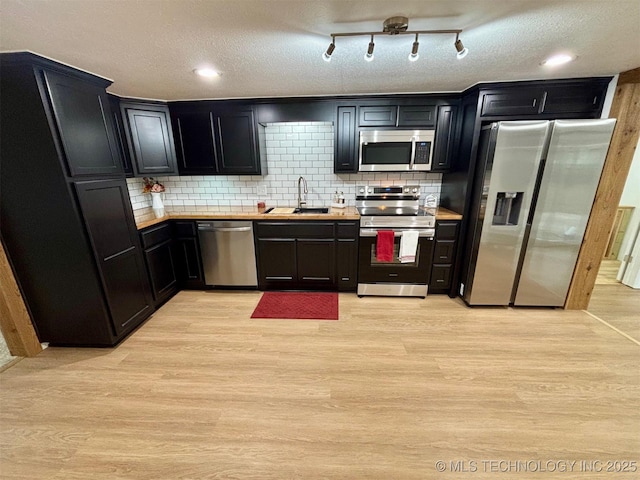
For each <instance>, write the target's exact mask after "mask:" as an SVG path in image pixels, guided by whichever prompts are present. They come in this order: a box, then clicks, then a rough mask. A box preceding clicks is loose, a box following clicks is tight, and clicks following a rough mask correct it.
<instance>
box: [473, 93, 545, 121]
mask: <svg viewBox="0 0 640 480" xmlns="http://www.w3.org/2000/svg"><path fill="white" fill-rule="evenodd" d="M543 99H544V91H543V90H542V89H526V90H524V91H517V92H516V91H513V92H504V93H487V94H485V95H484V97H483V99H482V113H481V116H483V117H490V116H503V115H505V116H508V115H537V114H538V113H540V112H541V109H542V106H543Z"/></svg>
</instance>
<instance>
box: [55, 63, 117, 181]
mask: <svg viewBox="0 0 640 480" xmlns="http://www.w3.org/2000/svg"><path fill="white" fill-rule="evenodd" d="M43 75H44V79H45V82H46V86H47V89H48V90H49V96H50V100H51V106H52V109H53V114H54V116H55V120H56V124H57V127H58V134H59V136H60V141H61V143H62V147H63V150H64V156H65V158H66V161H67V165H68V168H69V174H70V175H71V176H79V175H116V174H122V172H123V170H122V165H121V161H120V153H119V149H118V145H117V141H116V136H115V131H114V128H113V120H112V118H111V108H110V106H109V99H108V97H107V93H106V91H105V89H104V87H103V86H99V85H94V84H92V83H89V82H87V81H84V80H82V79H79V78H74V77H72V76H70V75H66V74H64V73H58V72H53V71H48V70H46V69H45V70H43Z"/></svg>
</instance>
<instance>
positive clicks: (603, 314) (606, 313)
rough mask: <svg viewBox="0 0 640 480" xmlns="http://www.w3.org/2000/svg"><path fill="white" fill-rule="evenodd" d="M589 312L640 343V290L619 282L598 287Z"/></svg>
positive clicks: (593, 294)
mask: <svg viewBox="0 0 640 480" xmlns="http://www.w3.org/2000/svg"><path fill="white" fill-rule="evenodd" d="M588 311H589V312H590V313H592V314H594V315H596V316H597V317H599V318H601V319H602V320H604V321H605V322H607V323H609V324H611V325H613V326H614V327H616V328H618V329H619V330H621V331H623V332H624V333H626V334H627V335H630V336H631V337H633V338H634V339H635V340H636V341H638V342H639V343H640V290H638V289H633V288H631V287H629V286H627V285H623V284H622V283H619V282H618V283H615V284H610V285H607V284H603V285H596V286H595V288H594V289H593V293H592V294H591V302H589V309H588ZM638 368H640V365H638Z"/></svg>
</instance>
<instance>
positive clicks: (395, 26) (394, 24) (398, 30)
mask: <svg viewBox="0 0 640 480" xmlns="http://www.w3.org/2000/svg"><path fill="white" fill-rule="evenodd" d="M408 28H409V19H408V18H407V17H391V18H387V19H386V20H385V21H384V22H383V23H382V32H350V33H332V34H331V44H329V48H327V51H326V52H324V53H323V54H322V58H323V59H324V61H325V62H329V61H331V55H332V54H333V51H334V50H335V48H336V37H354V36H360V35H370V36H371V41H370V42H369V47H368V48H367V53H365V55H364V59H365V60H366V61H367V62H371V61H372V60H373V49H374V48H375V43H374V41H373V40H374V38H373V37H374V36H375V35H415V36H416V39H415V41H414V42H413V45H412V48H411V53H410V54H409V61H411V62H415V61H416V60H418V58H419V57H420V55H419V54H418V48H420V43H419V41H418V37H419V35H442V34H449V35H451V34H455V36H456V40H455V43H454V46H455V48H456V51H457V52H458V59H461V58H464V57H465V56H466V55H467V53H469V50H467V49H466V48H465V46H464V45H463V44H462V40H460V39H459V38H458V36H459V35H460V34H461V33H462V30H413V31H409V30H407V29H408Z"/></svg>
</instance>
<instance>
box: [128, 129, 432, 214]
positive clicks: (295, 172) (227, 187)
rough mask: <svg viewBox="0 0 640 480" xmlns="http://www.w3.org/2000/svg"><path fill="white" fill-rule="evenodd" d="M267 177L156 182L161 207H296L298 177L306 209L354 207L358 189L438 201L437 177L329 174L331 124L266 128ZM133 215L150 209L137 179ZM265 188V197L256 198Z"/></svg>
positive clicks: (131, 190)
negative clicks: (414, 188)
mask: <svg viewBox="0 0 640 480" xmlns="http://www.w3.org/2000/svg"><path fill="white" fill-rule="evenodd" d="M265 136H266V155H267V175H264V176H260V175H251V176H238V175H225V176H182V177H157V180H159V181H160V182H161V183H162V184H164V186H165V188H166V193H165V202H164V203H165V205H166V206H173V205H212V206H224V205H243V206H253V205H255V204H256V202H257V201H258V200H264V201H266V204H267V207H270V206H271V207H273V206H295V205H296V202H297V196H298V193H297V192H298V189H297V180H298V177H299V176H301V175H302V176H303V177H305V179H306V180H307V184H308V189H309V195H308V205H309V206H329V205H330V203H331V200H332V198H333V193H334V192H335V191H336V190H337V191H339V192H340V191H342V192H344V195H345V198H346V203H347V205H354V202H355V193H356V186H357V185H404V184H411V183H415V184H418V185H420V186H421V187H422V189H423V192H424V194H423V197H424V196H426V195H427V194H430V193H433V194H436V195H437V196H438V198H439V196H440V184H441V181H442V174H440V173H356V174H335V173H333V137H334V134H333V126H332V124H331V123H330V122H297V123H268V124H267V125H266V128H265ZM127 184H128V187H129V195H130V197H131V204H132V205H133V209H134V210H136V209H138V208H144V207H150V206H151V198H150V197H151V196H150V195H145V194H143V193H142V187H143V183H142V179H140V178H130V179H128V180H127ZM258 187H266V188H267V195H259V194H258Z"/></svg>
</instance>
